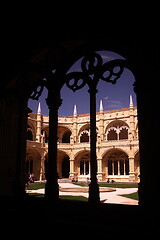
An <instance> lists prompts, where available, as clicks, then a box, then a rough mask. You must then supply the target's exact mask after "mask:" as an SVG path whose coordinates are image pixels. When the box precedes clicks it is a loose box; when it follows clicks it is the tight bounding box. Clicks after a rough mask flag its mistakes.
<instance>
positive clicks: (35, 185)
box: [27, 183, 45, 190]
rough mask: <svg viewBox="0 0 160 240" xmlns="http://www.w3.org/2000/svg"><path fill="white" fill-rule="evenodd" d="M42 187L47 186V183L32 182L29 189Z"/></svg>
mask: <svg viewBox="0 0 160 240" xmlns="http://www.w3.org/2000/svg"><path fill="white" fill-rule="evenodd" d="M41 188H45V183H30V184H29V185H28V188H27V190H38V189H41Z"/></svg>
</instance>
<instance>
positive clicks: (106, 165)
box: [102, 149, 129, 182]
mask: <svg viewBox="0 0 160 240" xmlns="http://www.w3.org/2000/svg"><path fill="white" fill-rule="evenodd" d="M102 168H103V172H104V173H105V178H106V180H109V181H111V180H114V181H118V182H126V181H128V180H129V158H128V155H127V153H126V152H124V151H123V150H121V149H111V150H109V151H107V152H106V153H105V154H104V156H103V158H102Z"/></svg>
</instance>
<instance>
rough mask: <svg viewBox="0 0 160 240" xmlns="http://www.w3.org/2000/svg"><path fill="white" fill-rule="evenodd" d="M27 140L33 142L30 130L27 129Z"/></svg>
mask: <svg viewBox="0 0 160 240" xmlns="http://www.w3.org/2000/svg"><path fill="white" fill-rule="evenodd" d="M27 140H29V141H33V133H32V130H31V129H28V128H27Z"/></svg>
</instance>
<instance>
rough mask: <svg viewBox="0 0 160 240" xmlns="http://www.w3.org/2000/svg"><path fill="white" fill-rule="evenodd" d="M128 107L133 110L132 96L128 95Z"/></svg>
mask: <svg viewBox="0 0 160 240" xmlns="http://www.w3.org/2000/svg"><path fill="white" fill-rule="evenodd" d="M129 107H130V108H133V98H132V95H130V103H129Z"/></svg>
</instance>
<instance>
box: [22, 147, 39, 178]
mask: <svg viewBox="0 0 160 240" xmlns="http://www.w3.org/2000/svg"><path fill="white" fill-rule="evenodd" d="M41 166H42V163H41V156H40V153H39V152H38V151H37V150H36V149H27V153H26V161H25V174H26V175H31V174H32V175H34V180H36V181H38V180H40V178H41V176H40V174H41Z"/></svg>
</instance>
